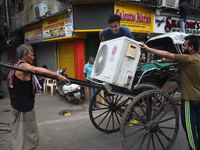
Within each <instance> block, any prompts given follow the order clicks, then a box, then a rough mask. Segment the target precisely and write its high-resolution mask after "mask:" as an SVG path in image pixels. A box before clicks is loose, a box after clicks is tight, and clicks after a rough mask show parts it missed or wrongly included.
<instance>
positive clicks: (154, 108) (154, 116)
mask: <svg viewBox="0 0 200 150" xmlns="http://www.w3.org/2000/svg"><path fill="white" fill-rule="evenodd" d="M158 96H159V95H158V94H156V97H155V104H154V107H153V110H154V113H153V120H155V118H156V106H157V101H158Z"/></svg>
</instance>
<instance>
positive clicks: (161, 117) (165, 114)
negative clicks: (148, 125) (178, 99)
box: [157, 106, 173, 122]
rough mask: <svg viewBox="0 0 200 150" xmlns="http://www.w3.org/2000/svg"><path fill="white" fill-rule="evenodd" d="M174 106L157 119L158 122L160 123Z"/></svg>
mask: <svg viewBox="0 0 200 150" xmlns="http://www.w3.org/2000/svg"><path fill="white" fill-rule="evenodd" d="M172 108H173V106H171V107H169V108H168V109H167V110H166V111H165V112H163V114H162V115H161V116H160V117H159V118H158V119H157V122H159V121H160V120H161V119H162V118H163V117H164V116H165V115H166V114H167V113H168V112H169V111H170V110H171V109H172Z"/></svg>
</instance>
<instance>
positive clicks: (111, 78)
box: [91, 37, 140, 89]
mask: <svg viewBox="0 0 200 150" xmlns="http://www.w3.org/2000/svg"><path fill="white" fill-rule="evenodd" d="M133 44H134V47H135V48H136V51H137V52H135V51H134V50H130V45H133ZM105 45H106V46H105ZM105 49H106V50H105ZM106 51H107V52H106ZM105 54H107V56H105ZM103 56H104V57H103ZM139 57H140V46H139V44H138V42H137V41H134V40H132V39H129V38H127V37H120V38H117V39H113V40H109V41H105V42H101V43H100V46H99V50H98V53H97V57H96V58H95V64H94V69H93V71H92V73H91V78H93V79H97V80H100V81H103V82H107V83H110V84H113V85H117V86H120V87H124V88H128V89H130V88H131V85H132V82H131V83H129V84H127V83H126V82H128V81H129V78H128V77H130V76H132V78H130V79H131V81H132V80H133V79H134V75H135V71H136V69H137V64H138V61H139ZM103 58H104V60H103ZM100 62H101V63H100ZM104 62H105V63H104ZM99 64H100V65H101V66H100V67H99ZM98 68H100V69H98ZM99 70H100V71H99ZM129 82H130V81H129Z"/></svg>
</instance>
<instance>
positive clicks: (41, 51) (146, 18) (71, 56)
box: [23, 2, 153, 79]
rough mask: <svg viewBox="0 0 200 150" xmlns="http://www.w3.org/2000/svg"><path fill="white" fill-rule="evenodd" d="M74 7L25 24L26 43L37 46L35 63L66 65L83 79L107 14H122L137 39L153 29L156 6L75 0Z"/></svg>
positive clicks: (53, 67)
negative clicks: (88, 56) (36, 21)
mask: <svg viewBox="0 0 200 150" xmlns="http://www.w3.org/2000/svg"><path fill="white" fill-rule="evenodd" d="M72 5H73V9H72V10H73V11H71V12H68V11H67V12H65V13H63V14H58V15H54V16H50V17H47V18H44V19H42V20H41V21H42V22H41V23H37V24H35V25H32V26H29V27H26V28H24V30H23V31H24V36H25V43H26V44H31V45H33V46H34V49H35V50H36V52H35V53H36V56H37V57H36V60H35V62H34V63H35V65H37V66H42V65H47V67H48V68H49V69H50V70H53V71H56V70H57V69H58V68H66V67H67V69H66V72H65V73H66V74H68V76H69V77H72V78H76V79H83V68H84V64H85V63H87V61H88V59H87V55H88V54H89V53H93V54H94V55H96V53H97V51H98V47H99V43H100V41H99V35H98V34H99V31H101V30H103V29H104V28H106V27H107V26H108V23H107V19H108V17H109V16H110V15H111V14H113V13H115V14H118V15H120V16H121V18H122V19H121V26H126V27H128V28H129V29H130V30H131V32H132V33H133V36H134V39H135V40H144V41H145V40H146V37H147V36H148V34H149V33H153V9H152V8H150V7H146V6H141V5H135V4H131V3H125V2H114V3H113V2H112V3H93V4H91V3H90V4H72Z"/></svg>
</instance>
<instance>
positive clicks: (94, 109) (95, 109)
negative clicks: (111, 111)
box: [92, 108, 108, 111]
mask: <svg viewBox="0 0 200 150" xmlns="http://www.w3.org/2000/svg"><path fill="white" fill-rule="evenodd" d="M104 109H108V108H92V111H97V110H104Z"/></svg>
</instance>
